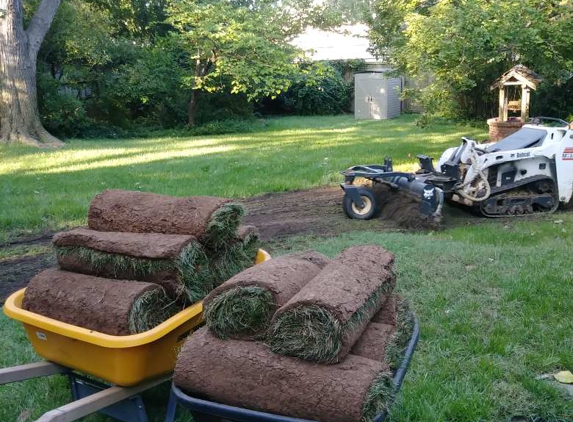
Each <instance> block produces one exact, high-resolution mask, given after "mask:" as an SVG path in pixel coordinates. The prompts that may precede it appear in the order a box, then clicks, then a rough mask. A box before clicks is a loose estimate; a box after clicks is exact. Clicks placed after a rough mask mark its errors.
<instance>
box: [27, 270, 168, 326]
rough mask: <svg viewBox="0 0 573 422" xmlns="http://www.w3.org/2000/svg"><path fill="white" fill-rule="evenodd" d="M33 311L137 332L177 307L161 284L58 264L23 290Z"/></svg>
mask: <svg viewBox="0 0 573 422" xmlns="http://www.w3.org/2000/svg"><path fill="white" fill-rule="evenodd" d="M22 307H23V308H24V309H26V310H28V311H31V312H34V313H37V314H40V315H43V316H46V317H49V318H52V319H55V320H58V321H62V322H66V323H68V324H72V325H75V326H78V327H83V328H87V329H90V330H94V331H98V332H101V333H105V334H111V335H115V336H124V335H130V334H136V333H140V332H143V331H147V330H150V329H151V328H153V327H155V326H157V325H159V324H160V323H161V322H163V321H165V320H166V319H168V318H169V317H171V316H172V315H174V314H175V313H176V312H177V311H178V309H177V308H176V307H175V306H174V305H173V303H172V302H171V301H170V300H169V299H168V298H167V296H166V295H165V292H164V291H163V289H162V288H161V287H159V286H157V285H156V284H152V283H144V282H134V281H126V280H108V279H105V278H99V277H93V276H88V275H84V274H75V273H71V272H68V271H62V270H58V269H49V270H45V271H43V272H41V273H40V274H38V275H37V276H36V277H34V278H33V279H32V280H31V281H30V283H29V284H28V287H27V288H26V292H25V294H24V300H23V302H22Z"/></svg>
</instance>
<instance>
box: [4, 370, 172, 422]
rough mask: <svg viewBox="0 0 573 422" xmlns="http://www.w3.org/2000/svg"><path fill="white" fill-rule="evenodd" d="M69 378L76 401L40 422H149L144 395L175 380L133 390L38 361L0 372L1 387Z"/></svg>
mask: <svg viewBox="0 0 573 422" xmlns="http://www.w3.org/2000/svg"><path fill="white" fill-rule="evenodd" d="M56 374H61V375H67V376H68V379H69V381H70V390H71V393H72V399H73V401H72V402H70V403H68V404H65V405H63V406H60V407H58V408H56V409H53V410H50V411H48V412H46V413H44V414H43V415H42V416H41V417H40V418H39V419H36V422H71V421H75V420H78V419H80V418H83V417H84V416H87V415H89V414H91V413H94V412H100V413H103V414H105V415H107V416H111V417H113V418H115V419H117V420H118V421H122V422H147V421H148V419H147V413H146V412H145V406H144V404H143V400H142V398H141V395H140V393H142V392H143V391H145V390H149V389H150V388H153V387H155V386H157V385H159V384H161V383H163V382H166V381H168V380H169V379H171V376H172V374H171V373H169V374H165V375H163V376H160V377H156V378H154V379H151V380H146V381H144V382H142V383H140V384H137V385H134V386H131V387H119V386H114V385H109V384H104V383H102V382H99V381H95V380H93V379H90V378H88V377H85V376H83V375H80V374H78V373H76V372H74V371H73V370H72V369H70V368H68V367H65V366H62V365H58V364H56V363H53V362H47V361H45V362H38V363H30V364H27V365H19V366H13V367H10V368H3V369H0V385H4V384H9V383H12V382H18V381H25V380H29V379H32V378H40V377H47V376H51V375H56Z"/></svg>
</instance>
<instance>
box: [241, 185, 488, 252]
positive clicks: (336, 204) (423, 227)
mask: <svg viewBox="0 0 573 422" xmlns="http://www.w3.org/2000/svg"><path fill="white" fill-rule="evenodd" d="M377 193H378V192H377ZM343 196H344V192H343V191H342V189H340V188H339V187H329V188H318V189H309V190H300V191H295V192H285V193H269V194H266V195H262V196H256V197H253V198H248V199H245V200H244V201H242V203H243V204H244V205H245V207H246V209H247V217H246V219H245V220H246V223H245V224H251V225H253V226H256V227H257V228H258V229H259V231H260V233H261V238H262V240H263V241H271V240H272V241H276V240H280V239H283V238H285V237H290V236H297V235H317V236H334V235H337V234H341V233H344V232H350V231H361V230H368V231H396V230H405V229H407V230H408V231H409V232H417V231H427V230H428V229H437V228H439V226H438V225H434V224H426V222H424V221H418V222H416V221H414V220H415V219H416V218H418V217H419V215H418V214H417V213H416V212H414V210H413V209H412V207H417V204H418V202H417V201H415V200H414V199H412V198H410V197H407V198H405V197H403V195H400V194H396V193H392V195H388V196H386V197H385V198H381V197H377V200H379V201H381V202H383V204H384V207H383V210H382V212H381V216H380V217H379V218H374V219H372V220H368V221H361V220H351V219H349V218H348V217H346V215H345V214H344V211H343V210H342V198H343ZM404 207H406V208H407V209H408V210H409V211H408V212H403V211H404ZM486 221H491V220H489V219H486V218H476V217H475V216H474V215H473V214H472V213H471V212H470V211H469V210H467V209H461V208H457V207H451V206H449V205H447V204H446V205H444V209H443V217H442V223H441V227H455V226H460V225H470V224H476V223H478V224H479V223H481V222H486Z"/></svg>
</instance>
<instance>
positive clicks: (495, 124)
mask: <svg viewBox="0 0 573 422" xmlns="http://www.w3.org/2000/svg"><path fill="white" fill-rule="evenodd" d="M487 124H488V125H489V139H490V141H492V142H497V141H499V140H501V139H503V138H506V137H508V136H509V135H511V134H512V133H515V132H517V131H518V130H519V129H521V127H522V126H523V124H524V123H523V122H522V121H521V120H511V121H508V122H500V121H498V118H497V117H494V118H493V119H488V121H487Z"/></svg>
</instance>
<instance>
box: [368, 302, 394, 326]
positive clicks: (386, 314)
mask: <svg viewBox="0 0 573 422" xmlns="http://www.w3.org/2000/svg"><path fill="white" fill-rule="evenodd" d="M397 297H398V296H397V295H386V299H385V300H384V305H382V309H380V312H378V313H377V314H376V315H374V317H372V322H378V323H380V324H388V325H396V301H397Z"/></svg>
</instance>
